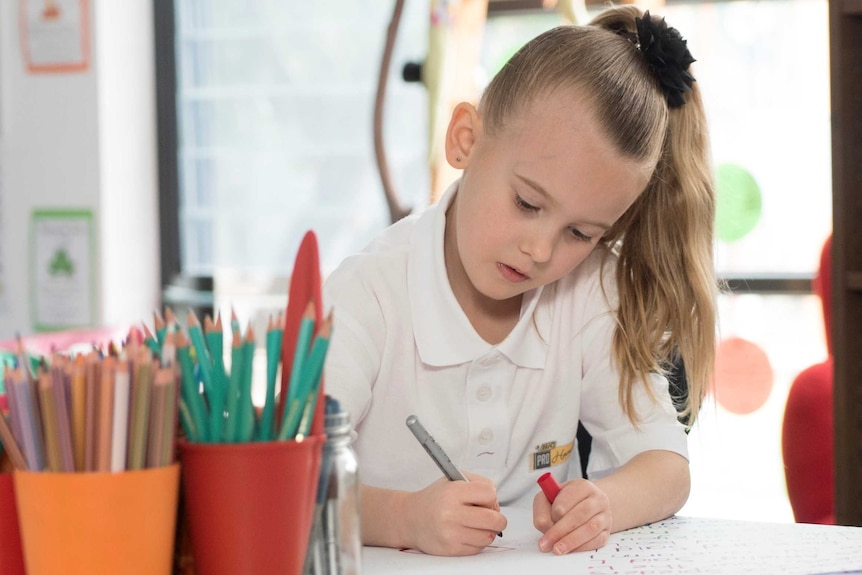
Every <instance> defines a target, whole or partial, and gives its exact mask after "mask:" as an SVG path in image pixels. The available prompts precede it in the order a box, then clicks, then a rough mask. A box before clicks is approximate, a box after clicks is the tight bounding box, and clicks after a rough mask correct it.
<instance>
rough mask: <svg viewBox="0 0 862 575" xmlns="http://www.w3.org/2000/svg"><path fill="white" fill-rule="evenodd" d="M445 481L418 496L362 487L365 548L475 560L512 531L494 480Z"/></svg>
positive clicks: (412, 493) (442, 479) (361, 499)
mask: <svg viewBox="0 0 862 575" xmlns="http://www.w3.org/2000/svg"><path fill="white" fill-rule="evenodd" d="M468 478H469V479H470V481H469V482H466V481H448V480H447V479H445V478H441V479H439V480H438V481H435V482H434V483H432V484H431V485H429V486H428V487H426V488H425V489H422V490H420V491H416V492H408V491H397V490H393V489H382V488H380V487H371V486H369V485H362V486H361V488H360V489H361V493H360V502H361V503H360V506H361V515H362V517H361V524H362V542H363V543H364V544H365V545H375V546H380V547H394V548H396V549H403V548H412V549H418V550H420V551H423V552H425V553H428V554H431V555H474V554H476V553H479V552H480V551H482V549H484V548H485V547H487V546H488V545H489V544H490V543H491V542H492V541H494V538H495V537H496V534H497V532H498V531H502V530H503V529H505V527H506V518H505V517H504V516H503V515H502V514H501V513H500V506H499V504H498V503H497V492H496V489H495V488H494V484H493V483H492V482H491V481H489V480H488V479H485V478H482V477H479V476H477V475H470V474H468Z"/></svg>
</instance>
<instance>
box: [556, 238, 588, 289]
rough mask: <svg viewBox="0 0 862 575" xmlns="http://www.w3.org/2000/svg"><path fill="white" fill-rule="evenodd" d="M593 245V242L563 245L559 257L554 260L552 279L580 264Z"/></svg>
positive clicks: (564, 274)
mask: <svg viewBox="0 0 862 575" xmlns="http://www.w3.org/2000/svg"><path fill="white" fill-rule="evenodd" d="M595 247H596V246H595V244H588V243H583V242H578V243H575V244H574V245H569V246H565V247H563V248H562V249H561V250H560V253H559V257H558V258H556V259H555V261H554V266H553V272H552V273H553V274H554V276H555V277H554V280H558V279H560V278H562V277H563V276H566V275H568V274H569V273H571V272H572V270H574V269H575V268H577V267H578V266H579V265H581V262H583V261H584V260H585V259H587V257H588V256H589V255H590V254H591V253H592V251H593V249H595Z"/></svg>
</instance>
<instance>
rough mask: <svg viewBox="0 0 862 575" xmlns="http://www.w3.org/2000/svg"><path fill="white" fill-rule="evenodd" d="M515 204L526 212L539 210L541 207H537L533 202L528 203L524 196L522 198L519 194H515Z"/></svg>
mask: <svg viewBox="0 0 862 575" xmlns="http://www.w3.org/2000/svg"><path fill="white" fill-rule="evenodd" d="M515 205H516V206H518V207H519V208H520V209H522V210H524V211H526V212H536V211H538V210H539V208H537V207H536V206H534V205H533V204H528V203H527V202H525V201H524V198H522V197H521V196H519V195H518V194H515Z"/></svg>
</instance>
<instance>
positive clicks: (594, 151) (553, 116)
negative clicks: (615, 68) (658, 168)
mask: <svg viewBox="0 0 862 575" xmlns="http://www.w3.org/2000/svg"><path fill="white" fill-rule="evenodd" d="M491 139H492V140H495V144H492V145H495V146H499V147H500V148H501V149H500V150H499V151H501V152H502V153H504V154H507V155H508V159H509V165H511V166H512V169H513V170H514V171H516V172H523V171H526V172H528V173H529V174H530V177H531V179H532V178H538V180H539V181H540V182H542V184H543V186H544V187H545V189H548V190H549V191H550V192H552V193H554V192H556V194H561V195H565V196H572V195H573V194H574V195H575V196H576V197H577V198H578V199H581V200H582V199H584V198H583V196H584V195H585V194H586V195H589V196H590V197H593V196H595V197H598V198H604V199H605V200H611V199H614V200H618V201H617V202H615V203H617V204H618V203H620V202H621V203H622V204H625V207H628V205H630V204H631V202H633V201H634V200H635V198H636V197H637V195H638V194H639V193H640V192H641V191H642V190H643V189H644V188H645V187H646V184H647V182H648V181H649V176H650V174H651V166H645V165H643V164H642V163H640V162H637V161H635V160H632V159H631V158H629V157H626V156H624V155H622V154H621V153H620V152H619V151H618V150H617V149H616V147H615V146H614V145H613V144H612V142H611V140H610V138H608V137H607V136H606V135H605V133H604V132H603V130H602V127H601V125H600V123H599V122H598V120H597V119H596V115H595V113H594V112H593V105H592V102H591V101H590V99H589V98H588V96H587V95H586V92H585V91H583V90H578V89H576V88H567V89H560V90H556V91H554V92H551V93H548V94H544V95H541V96H539V97H537V98H535V99H534V100H532V101H531V102H529V103H526V104H525V105H524V106H522V107H521V108H520V110H519V111H518V112H517V113H515V114H513V115H512V117H510V118H509V119H508V121H507V122H506V124H505V125H504V126H503V127H502V129H500V130H499V131H498V132H497V133H496V134H495V136H492V138H491ZM556 194H555V195H556ZM608 207H609V208H610V210H602V211H609V212H610V213H611V215H613V214H616V212H617V211H618V206H617V205H614V206H608ZM619 215H621V212H620V213H619V214H616V217H619ZM616 217H614V219H616Z"/></svg>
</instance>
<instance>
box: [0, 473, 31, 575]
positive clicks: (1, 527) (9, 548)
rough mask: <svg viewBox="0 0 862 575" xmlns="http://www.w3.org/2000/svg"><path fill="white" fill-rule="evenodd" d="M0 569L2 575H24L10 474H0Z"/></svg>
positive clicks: (16, 510) (16, 511)
mask: <svg viewBox="0 0 862 575" xmlns="http://www.w3.org/2000/svg"><path fill="white" fill-rule="evenodd" d="M0 568H2V572H3V574H4V575H24V574H25V573H26V571H24V554H23V553H22V552H21V531H20V529H19V527H18V509H17V507H16V506H15V487H14V484H13V482H12V474H11V473H0Z"/></svg>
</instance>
